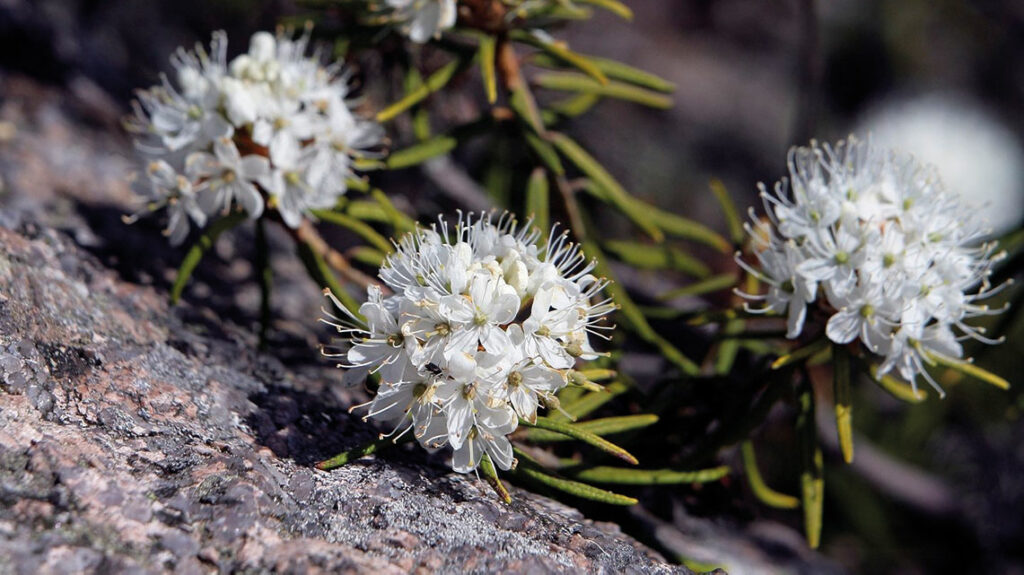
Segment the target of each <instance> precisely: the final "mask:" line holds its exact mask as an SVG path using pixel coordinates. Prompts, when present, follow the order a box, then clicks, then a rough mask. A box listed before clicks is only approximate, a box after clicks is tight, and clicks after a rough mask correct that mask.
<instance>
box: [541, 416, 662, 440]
mask: <svg viewBox="0 0 1024 575" xmlns="http://www.w3.org/2000/svg"><path fill="white" fill-rule="evenodd" d="M657 422H658V416H657V415H653V414H641V415H623V416H619V417H603V418H600V419H592V420H590V421H584V422H581V423H567V424H565V425H569V426H571V427H573V428H575V429H578V430H580V431H583V432H586V433H593V434H594V435H599V436H602V437H603V436H605V435H613V434H615V433H623V432H626V431H632V430H634V429H643V428H644V427H649V426H651V425H654V424H655V423H657ZM526 438H527V439H529V440H530V441H533V442H537V443H540V442H558V441H567V440H569V439H572V438H571V437H570V436H567V435H565V434H563V433H561V432H557V431H549V430H546V429H530V430H528V431H527V432H526Z"/></svg>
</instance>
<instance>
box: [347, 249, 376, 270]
mask: <svg viewBox="0 0 1024 575" xmlns="http://www.w3.org/2000/svg"><path fill="white" fill-rule="evenodd" d="M345 253H346V255H348V256H349V259H351V260H354V261H357V262H360V263H363V264H366V265H368V266H371V267H375V268H379V267H380V266H382V265H384V258H385V257H386V255H385V254H384V252H382V251H380V250H375V249H373V248H371V247H369V246H354V247H351V248H349V249H348V250H346V252H345Z"/></svg>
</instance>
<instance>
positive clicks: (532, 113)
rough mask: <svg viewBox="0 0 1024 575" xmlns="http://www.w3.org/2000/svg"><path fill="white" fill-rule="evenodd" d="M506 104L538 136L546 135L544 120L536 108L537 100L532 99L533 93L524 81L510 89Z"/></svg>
mask: <svg viewBox="0 0 1024 575" xmlns="http://www.w3.org/2000/svg"><path fill="white" fill-rule="evenodd" d="M508 105H509V107H511V108H512V110H513V111H515V113H516V115H517V116H519V118H520V119H521V120H522V121H523V122H524V123H525V124H526V125H527V126H529V127H530V128H531V129H532V130H533V131H534V133H536V134H537V135H540V136H545V135H547V129H546V128H544V120H543V119H542V118H541V116H540V109H539V108H537V101H536V100H534V98H533V93H531V92H530V88H529V87H528V86H527V85H526V82H521V83H520V85H519V87H517V88H515V89H513V90H512V91H511V93H510V94H509V97H508Z"/></svg>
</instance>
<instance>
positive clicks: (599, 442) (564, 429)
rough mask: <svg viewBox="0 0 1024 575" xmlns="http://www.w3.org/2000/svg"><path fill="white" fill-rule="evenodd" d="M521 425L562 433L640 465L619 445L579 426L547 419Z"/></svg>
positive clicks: (524, 422) (522, 421) (521, 422)
mask: <svg viewBox="0 0 1024 575" xmlns="http://www.w3.org/2000/svg"><path fill="white" fill-rule="evenodd" d="M519 423H520V424H521V425H524V426H527V427H535V428H538V429H546V430H548V431H554V432H556V433H561V434H562V435H566V436H569V437H572V438H573V439H578V440H580V441H582V442H584V443H586V444H588V445H591V446H593V447H596V448H598V449H600V450H601V451H604V452H606V453H609V454H611V455H614V456H615V457H618V458H619V459H621V460H623V461H626V462H628V463H631V464H633V465H636V464H637V463H639V462H638V461H637V460H636V457H633V455H632V454H630V453H629V452H628V451H626V450H625V449H623V448H621V447H619V446H618V445H615V444H614V443H612V442H610V441H608V440H607V439H604V438H602V437H601V436H599V435H596V434H594V433H591V432H589V431H585V430H583V429H580V427H579V426H578V425H573V424H571V423H565V422H563V421H557V420H554V419H551V418H547V417H538V418H537V420H536V421H533V422H529V421H526V420H525V419H522V420H520V422H519Z"/></svg>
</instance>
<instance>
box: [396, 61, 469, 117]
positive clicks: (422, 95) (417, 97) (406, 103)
mask: <svg viewBox="0 0 1024 575" xmlns="http://www.w3.org/2000/svg"><path fill="white" fill-rule="evenodd" d="M467 64H468V60H467V59H464V58H459V57H456V58H454V59H453V60H452V61H451V62H448V63H447V64H445V65H444V66H442V67H441V68H440V69H439V70H438V71H436V72H434V73H433V74H431V75H430V76H429V77H428V78H427V79H426V81H425V82H424V83H423V85H422V86H420V87H419V88H417V89H415V90H413V91H411V92H409V93H408V94H406V95H405V96H404V97H403V98H402V99H401V100H399V101H397V102H395V103H394V104H391V105H390V106H388V107H387V108H384V109H383V110H381V111H380V112H378V113H377V118H376V119H377V121H378V122H380V123H384V122H387V121H389V120H392V119H394V118H395V117H396V116H398V115H399V114H401V113H402V112H404V111H406V110H408V109H409V108H411V107H413V106H415V105H416V104H419V103H420V102H422V101H423V100H425V99H426V98H427V97H428V96H430V95H431V94H433V93H434V92H437V91H438V90H440V89H441V88H443V87H444V86H445V85H446V84H448V82H449V81H451V79H452V78H453V77H454V76H455V74H456V73H457V72H459V71H460V70H461V69H464V68H465V67H466V65H467Z"/></svg>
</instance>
